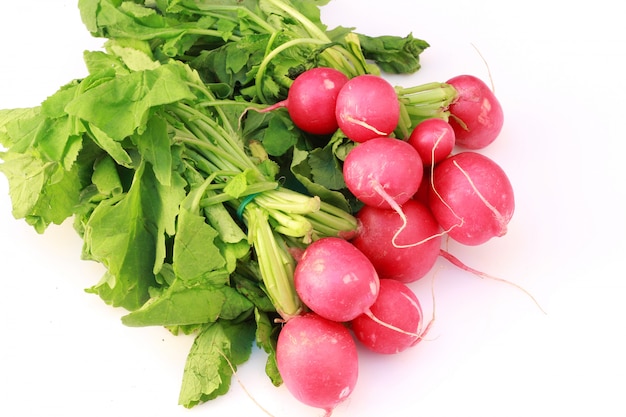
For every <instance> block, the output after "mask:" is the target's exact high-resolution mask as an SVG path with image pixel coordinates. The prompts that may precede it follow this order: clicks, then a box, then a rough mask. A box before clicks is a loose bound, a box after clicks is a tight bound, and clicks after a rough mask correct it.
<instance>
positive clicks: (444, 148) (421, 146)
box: [408, 118, 455, 166]
mask: <svg viewBox="0 0 626 417" xmlns="http://www.w3.org/2000/svg"><path fill="white" fill-rule="evenodd" d="M408 142H409V144H410V145H411V146H413V147H414V148H415V150H417V152H418V153H419V155H420V157H421V158H422V162H423V163H424V165H427V166H430V165H433V164H436V163H437V162H440V161H441V160H443V159H444V158H446V157H448V155H450V153H451V152H452V149H454V144H455V134H454V129H453V128H452V126H451V125H450V123H448V122H446V121H445V120H443V119H439V118H432V119H426V120H424V121H423V122H420V123H419V124H418V125H417V126H415V128H414V129H413V131H412V132H411V135H410V136H409V139H408Z"/></svg>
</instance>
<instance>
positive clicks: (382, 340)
mask: <svg viewBox="0 0 626 417" xmlns="http://www.w3.org/2000/svg"><path fill="white" fill-rule="evenodd" d="M370 310H371V312H372V314H373V315H374V316H375V317H376V318H377V319H378V320H381V321H383V322H385V323H387V324H388V325H391V326H393V327H395V328H397V329H400V330H403V331H404V332H406V333H402V332H399V331H397V330H394V329H391V328H389V327H388V326H385V325H381V324H380V323H378V322H377V321H375V320H372V318H371V317H370V316H369V315H368V314H361V315H360V316H358V317H357V318H355V319H354V320H352V322H351V325H352V331H353V332H354V335H355V336H356V338H357V339H358V340H359V341H360V342H361V343H362V344H363V345H364V346H365V347H367V348H368V349H370V350H372V351H374V352H377V353H384V354H392V353H399V352H402V351H404V350H406V349H407V348H409V347H410V346H413V345H415V344H416V343H417V342H419V341H420V339H421V338H420V336H419V332H420V330H421V327H422V318H423V315H422V308H421V306H420V303H419V301H418V299H417V297H416V296H415V293H414V292H413V291H412V290H411V289H410V288H409V287H407V286H406V285H405V284H403V283H402V282H400V281H396V280H394V279H381V280H380V293H379V294H378V298H377V299H376V302H375V303H374V304H373V305H372V307H371V308H370Z"/></svg>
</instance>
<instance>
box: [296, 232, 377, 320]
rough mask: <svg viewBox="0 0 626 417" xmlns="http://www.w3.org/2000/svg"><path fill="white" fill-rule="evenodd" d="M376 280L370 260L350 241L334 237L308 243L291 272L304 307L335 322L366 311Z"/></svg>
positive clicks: (375, 293) (375, 292) (374, 298)
mask: <svg viewBox="0 0 626 417" xmlns="http://www.w3.org/2000/svg"><path fill="white" fill-rule="evenodd" d="M379 281H380V279H379V278H378V273H377V272H376V269H375V268H374V266H373V265H372V263H371V262H370V260H369V259H368V258H367V257H366V256H365V255H364V254H363V253H362V252H361V251H360V250H358V249H357V248H356V247H355V246H354V245H353V244H351V243H350V242H348V241H346V240H344V239H341V238H335V237H327V238H322V239H319V240H316V241H315V242H313V243H312V244H310V245H309V246H308V247H307V248H306V249H305V251H304V253H303V254H302V257H301V258H300V261H299V262H298V264H297V265H296V269H295V272H294V284H295V288H296V293H297V294H298V296H299V297H300V299H301V300H302V301H303V302H304V304H305V305H306V306H307V307H309V308H310V309H311V310H312V311H313V312H315V313H317V314H318V315H320V316H322V317H324V318H326V319H329V320H333V321H337V322H348V321H350V320H352V319H354V318H355V317H357V316H358V315H359V314H362V313H363V312H365V311H367V310H368V309H369V307H370V306H371V305H372V304H373V303H374V301H376V297H377V296H378V291H379V286H380V283H379Z"/></svg>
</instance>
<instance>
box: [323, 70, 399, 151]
mask: <svg viewBox="0 0 626 417" xmlns="http://www.w3.org/2000/svg"><path fill="white" fill-rule="evenodd" d="M335 117H336V119H337V123H338V125H339V128H340V129H341V130H342V132H343V133H344V134H345V135H346V136H347V137H348V138H350V139H351V140H353V141H355V142H365V141H367V140H370V139H373V138H377V137H380V136H389V135H390V134H391V133H392V132H393V131H394V130H395V128H396V127H397V126H398V122H399V120H400V103H399V101H398V95H397V93H396V90H395V89H394V88H393V86H392V85H391V84H389V82H388V81H386V80H385V79H384V78H382V77H379V76H377V75H372V74H364V75H359V76H356V77H354V78H352V79H351V80H350V81H348V82H347V83H346V84H345V85H344V86H343V88H342V89H341V90H340V91H339V95H338V96H337V103H336V110H335Z"/></svg>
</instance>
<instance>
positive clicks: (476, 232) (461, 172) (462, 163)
mask: <svg viewBox="0 0 626 417" xmlns="http://www.w3.org/2000/svg"><path fill="white" fill-rule="evenodd" d="M429 203H430V209H431V211H432V213H433V215H434V216H435V218H436V219H437V221H438V222H439V224H440V225H441V227H442V228H443V229H444V230H446V231H447V232H448V235H449V236H450V237H451V238H452V239H454V240H456V241H457V242H460V243H462V244H465V245H470V246H474V245H480V244H482V243H484V242H486V241H488V240H489V239H491V238H493V237H499V236H503V235H505V234H506V232H507V225H508V223H509V221H510V220H511V217H512V216H513V212H514V210H515V201H514V195H513V187H512V185H511V182H510V181H509V179H508V177H507V175H506V173H505V172H504V171H503V170H502V168H501V167H500V166H499V165H498V164H496V163H495V162H494V161H493V160H491V159H489V158H488V157H486V156H484V155H482V154H479V153H476V152H470V151H466V152H461V153H458V154H456V155H453V156H451V157H449V158H447V159H445V160H444V161H442V162H440V163H439V164H438V165H437V166H436V167H435V169H434V171H433V176H432V183H431V189H430V193H429Z"/></svg>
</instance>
